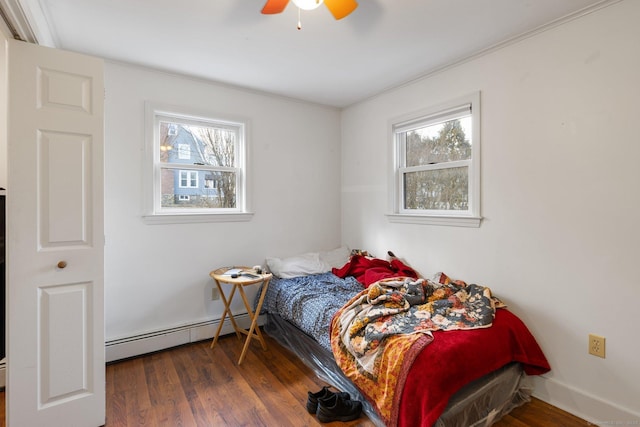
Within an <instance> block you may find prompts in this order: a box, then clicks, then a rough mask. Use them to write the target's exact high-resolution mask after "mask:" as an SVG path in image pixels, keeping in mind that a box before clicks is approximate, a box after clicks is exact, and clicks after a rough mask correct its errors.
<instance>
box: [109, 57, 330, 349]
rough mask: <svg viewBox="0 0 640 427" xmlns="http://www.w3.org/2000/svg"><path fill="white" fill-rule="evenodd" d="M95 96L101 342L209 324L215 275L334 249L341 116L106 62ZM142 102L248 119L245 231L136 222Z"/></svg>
mask: <svg viewBox="0 0 640 427" xmlns="http://www.w3.org/2000/svg"><path fill="white" fill-rule="evenodd" d="M248 66H250V64H248ZM105 86H106V100H105V102H106V104H105V114H106V122H105V129H106V138H105V141H106V158H105V162H106V169H105V171H106V172H105V186H106V191H105V194H106V200H105V206H106V207H105V210H106V212H105V233H106V247H105V270H106V273H105V294H106V301H105V304H106V339H107V341H109V340H114V339H120V338H126V337H130V336H133V335H136V334H143V333H148V332H153V331H158V330H163V329H166V328H173V327H178V326H182V325H186V324H191V323H196V322H201V321H207V320H215V319H219V318H220V317H221V314H222V309H223V305H222V301H221V300H217V301H211V288H212V286H214V284H213V281H212V280H211V279H210V278H209V272H210V271H211V270H213V269H215V268H217V267H221V266H230V265H249V266H252V265H255V264H261V263H263V262H264V259H265V257H267V256H288V255H292V254H295V253H299V252H304V251H308V250H321V249H332V248H334V247H337V246H339V244H340V186H339V185H340V121H339V111H337V110H335V109H329V108H326V107H320V106H316V105H312V104H306V103H302V102H297V101H291V100H288V99H284V98H278V97H273V96H268V95H263V94H259V93H255V92H250V91H245V90H240V89H237V88H231V87H227V86H223V85H216V84H212V83H207V82H204V81H200V80H194V79H189V78H184V77H178V76H173V75H169V74H165V73H160V72H155V71H150V70H146V69H142V68H138V67H134V66H129V65H123V64H119V63H112V62H107V63H106V65H105ZM146 100H150V101H156V102H161V103H166V104H172V105H178V106H187V107H189V108H191V109H196V110H211V111H213V112H220V113H221V114H225V115H231V116H242V117H246V118H248V119H249V120H250V126H251V127H250V132H251V133H250V135H251V137H250V141H249V144H250V146H249V147H250V150H251V168H250V172H251V177H250V179H251V181H252V183H251V184H252V185H251V188H252V195H251V196H252V203H251V206H252V211H253V212H255V215H254V217H253V219H252V220H251V221H250V222H231V223H207V224H171V225H147V224H145V223H144V222H143V221H142V219H141V214H142V212H143V206H142V199H143V193H142V191H143V188H142V183H143V176H142V170H143V158H142V153H143V143H144V141H143V139H144V102H145V101H146ZM238 302H239V303H240V301H238Z"/></svg>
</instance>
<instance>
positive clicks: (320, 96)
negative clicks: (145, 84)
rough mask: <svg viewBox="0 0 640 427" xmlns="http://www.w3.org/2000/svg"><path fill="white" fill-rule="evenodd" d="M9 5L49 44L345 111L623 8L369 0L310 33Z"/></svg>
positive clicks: (181, 4) (162, 0)
mask: <svg viewBox="0 0 640 427" xmlns="http://www.w3.org/2000/svg"><path fill="white" fill-rule="evenodd" d="M7 2H9V3H17V4H19V5H21V7H22V8H23V9H28V10H27V11H28V13H27V21H29V25H30V26H32V27H37V28H36V29H37V31H36V32H37V33H39V34H41V35H42V34H46V38H47V39H48V40H49V41H48V42H47V41H45V42H44V43H42V42H41V44H49V45H54V46H55V47H58V48H61V49H66V50H72V51H77V52H83V53H87V54H91V55H96V56H99V57H103V58H105V59H110V60H116V61H124V62H127V63H132V64H139V65H143V66H148V67H152V68H157V69H161V70H166V71H170V72H175V73H180V74H185V75H189V76H195V77H198V78H204V79H208V80H212V81H216V82H221V83H225V84H230V85H236V86H241V87H246V88H250V89H253V90H258V91H265V92H269V93H273V94H278V95H283V96H287V97H291V98H296V99H301V100H305V101H311V102H316V103H320V104H324V105H329V106H335V107H345V106H348V105H350V104H353V103H355V102H358V101H361V100H363V99H366V98H368V97H371V96H373V95H375V94H377V93H380V92H383V91H384V90H387V89H389V88H392V87H396V86H398V85H401V84H403V83H406V82H408V81H411V80H414V79H416V78H419V77H421V76H424V75H427V74H429V73H431V72H434V71H436V70H439V69H442V68H443V67H446V66H448V65H451V64H454V63H457V62H459V61H462V60H464V59H466V58H469V57H471V56H473V55H476V54H478V53H480V52H483V51H486V50H487V49H491V48H492V47H496V46H499V45H501V44H503V43H505V42H508V41H511V40H514V39H517V38H519V37H522V36H526V35H528V34H530V33H532V32H535V31H539V30H541V29H544V28H547V27H549V26H552V25H555V24H556V23H559V22H564V21H565V20H567V19H571V18H573V17H575V16H581V15H583V14H585V13H588V12H590V11H593V10H596V9H598V8H600V7H603V6H606V5H607V4H610V3H614V2H615V1H613V0H359V4H360V5H359V7H358V8H357V9H356V10H355V11H354V12H353V13H352V14H351V15H349V16H347V17H346V18H344V19H342V20H340V21H336V20H334V19H333V17H332V16H331V14H330V13H329V10H328V9H327V8H326V7H325V6H324V5H321V6H320V8H318V9H316V10H313V11H302V15H301V17H302V30H297V29H296V25H297V20H298V9H297V7H296V6H295V5H294V4H293V3H289V5H288V6H287V8H286V9H285V11H284V12H283V13H281V14H278V15H262V14H261V13H260V10H261V9H262V6H263V5H264V2H265V0H180V1H176V0H83V1H78V0H0V4H5V3H7ZM35 12H37V13H35ZM38 16H40V19H37V18H38ZM34 17H35V18H34ZM41 38H42V36H41Z"/></svg>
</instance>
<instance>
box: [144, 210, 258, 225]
mask: <svg viewBox="0 0 640 427" xmlns="http://www.w3.org/2000/svg"><path fill="white" fill-rule="evenodd" d="M252 218H253V212H242V213H219V214H155V215H143V216H142V220H143V221H144V222H145V224H149V225H155V224H191V223H202V222H248V221H251V219H252Z"/></svg>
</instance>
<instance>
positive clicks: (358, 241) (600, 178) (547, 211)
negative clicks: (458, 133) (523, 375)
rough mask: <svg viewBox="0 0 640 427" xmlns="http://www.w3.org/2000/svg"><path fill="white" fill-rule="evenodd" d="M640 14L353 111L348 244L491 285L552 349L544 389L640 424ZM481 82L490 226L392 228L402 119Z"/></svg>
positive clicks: (348, 114)
mask: <svg viewBox="0 0 640 427" xmlns="http://www.w3.org/2000/svg"><path fill="white" fill-rule="evenodd" d="M639 16H640V2H639V1H637V0H626V1H622V2H621V3H617V4H614V5H612V6H609V7H606V8H604V9H602V10H600V11H598V12H595V13H592V14H590V15H587V16H584V17H582V18H580V19H577V20H574V21H572V22H569V23H566V24H563V25H561V26H559V27H556V28H554V29H550V30H548V31H545V32H543V33H540V34H538V35H535V36H533V37H530V38H527V39H525V40H522V41H520V42H518V43H516V44H512V45H510V46H507V47H504V48H502V49H500V50H497V51H494V52H492V53H489V54H486V55H484V56H482V57H479V58H476V59H474V60H471V61H468V62H466V63H463V64H460V65H458V66H455V67H452V68H450V69H448V70H446V71H443V72H440V73H437V74H434V75H432V76H428V77H426V78H424V79H421V80H419V81H416V82H414V83H412V84H410V85H406V86H404V87H402V88H398V89H395V90H392V91H389V92H387V93H384V94H380V95H379V96H377V97H375V98H372V99H370V100H367V101H365V102H362V103H360V104H357V105H354V106H352V107H350V108H348V109H346V110H345V111H344V112H343V114H342V141H343V146H342V165H343V167H342V179H343V181H342V227H343V234H342V241H343V243H345V244H347V245H349V246H350V247H362V248H364V249H367V250H370V251H372V252H373V253H374V254H376V255H379V256H384V254H385V253H386V251H387V250H388V249H391V250H393V251H394V252H395V253H396V255H398V256H402V257H404V258H405V259H406V260H407V261H408V262H409V263H410V264H411V265H413V266H414V267H416V268H417V269H418V270H419V271H421V272H422V273H423V274H427V275H430V274H432V273H435V272H437V271H445V272H446V273H448V274H449V275H452V276H454V277H458V278H461V279H464V280H467V281H469V282H476V283H480V284H484V285H487V286H490V287H491V288H492V289H493V290H494V292H495V293H496V294H497V295H498V296H500V297H502V298H503V299H504V300H506V302H507V303H508V304H509V305H510V307H511V310H512V311H514V312H515V313H516V314H518V315H519V316H520V317H521V318H523V320H525V322H526V323H527V324H528V325H529V327H530V329H531V330H532V332H533V333H534V335H535V336H536V337H537V339H538V340H539V343H540V344H541V346H542V347H543V349H544V351H545V352H546V354H547V356H548V359H549V361H550V363H551V366H552V368H553V370H552V371H551V373H549V374H548V375H546V376H545V378H546V379H545V380H544V381H541V382H539V383H538V384H537V390H536V393H537V395H538V396H540V397H542V398H543V399H545V400H547V401H551V402H552V403H554V404H556V405H558V406H560V407H564V408H566V409H569V410H570V411H571V412H574V413H576V414H578V415H581V416H583V417H585V418H587V419H590V420H599V421H611V420H620V419H629V418H632V419H635V420H637V419H640V399H638V397H639V396H640V365H638V363H637V360H638V356H637V354H639V353H640V333H639V332H638V317H637V304H638V301H639V300H640V278H639V277H640V276H639V275H638V271H637V267H638V254H639V245H640V224H639V223H638V211H639V210H640V191H639V190H638V187H637V186H638V184H639V183H640V168H639V167H638V159H639V158H640V139H639V136H638V135H639V132H638V128H637V126H638V123H639V122H638V118H639V117H640V84H639V80H638V76H640V49H638V40H640V26H638V24H637V22H638V17H639ZM428 42H429V41H425V43H428ZM477 90H480V91H481V96H482V100H481V105H482V108H481V114H482V119H481V123H482V154H481V159H482V172H481V175H482V183H481V188H482V198H481V199H482V206H481V210H482V216H483V217H484V219H483V221H482V224H481V226H480V228H477V229H475V228H471V229H470V228H458V227H446V226H423V225H422V226H421V225H409V224H391V223H389V222H388V221H387V219H386V217H385V213H388V212H390V208H389V204H388V172H389V171H390V161H391V160H390V144H391V141H390V140H389V139H388V121H389V119H391V118H393V117H397V116H399V115H402V114H405V113H408V112H412V111H416V110H420V109H422V108H425V107H428V106H430V105H437V104H439V103H441V102H444V101H447V100H450V99H455V98H457V97H458V96H460V95H464V94H467V93H471V92H474V91H477ZM589 333H596V334H599V335H603V336H605V337H606V339H607V357H606V359H604V360H603V359H600V358H596V357H594V356H590V355H588V354H587V335H588V334H589Z"/></svg>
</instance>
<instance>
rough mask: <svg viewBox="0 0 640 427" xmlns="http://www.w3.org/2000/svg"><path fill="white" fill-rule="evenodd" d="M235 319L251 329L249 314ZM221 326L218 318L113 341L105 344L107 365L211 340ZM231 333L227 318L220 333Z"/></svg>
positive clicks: (260, 319)
mask: <svg viewBox="0 0 640 427" xmlns="http://www.w3.org/2000/svg"><path fill="white" fill-rule="evenodd" d="M233 318H234V319H235V321H236V323H237V324H238V326H239V327H241V328H245V329H249V326H250V325H251V320H250V319H249V315H248V314H239V315H234V316H233ZM264 321H265V317H264V316H260V317H258V325H262V324H263V323H264ZM219 325H220V319H217V320H211V321H206V322H198V323H192V324H188V325H182V326H178V327H175V328H168V329H163V330H158V331H154V332H149V333H145V334H140V335H135V336H131V337H126V338H120V339H116V340H110V341H107V342H106V343H105V354H106V361H107V363H109V362H114V361H117V360H122V359H127V358H130V357H135V356H140V355H143V354H147V353H153V352H154V351H160V350H164V349H167V348H171V347H177V346H179V345H183V344H189V343H192V342H198V341H202V340H206V339H211V338H213V336H214V335H215V333H216V330H217V329H218V326H219ZM231 333H233V326H232V325H231V322H230V321H229V319H228V318H227V319H225V322H224V324H223V325H222V331H221V333H220V334H221V335H226V334H231ZM243 337H244V335H243Z"/></svg>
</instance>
